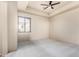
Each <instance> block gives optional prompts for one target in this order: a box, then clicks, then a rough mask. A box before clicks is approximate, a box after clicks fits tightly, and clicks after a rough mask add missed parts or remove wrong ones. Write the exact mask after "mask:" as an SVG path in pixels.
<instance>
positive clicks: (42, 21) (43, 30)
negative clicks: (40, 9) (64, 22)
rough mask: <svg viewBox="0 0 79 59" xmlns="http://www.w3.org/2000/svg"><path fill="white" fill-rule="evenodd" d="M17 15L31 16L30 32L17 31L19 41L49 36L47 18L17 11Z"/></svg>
mask: <svg viewBox="0 0 79 59" xmlns="http://www.w3.org/2000/svg"><path fill="white" fill-rule="evenodd" d="M18 15H19V16H25V17H30V18H31V33H18V38H19V41H23V40H38V39H47V38H48V37H49V21H48V18H45V17H41V16H36V15H32V14H28V13H24V12H18Z"/></svg>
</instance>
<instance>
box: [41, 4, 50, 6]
mask: <svg viewBox="0 0 79 59" xmlns="http://www.w3.org/2000/svg"><path fill="white" fill-rule="evenodd" d="M41 5H42V6H49V5H47V4H41Z"/></svg>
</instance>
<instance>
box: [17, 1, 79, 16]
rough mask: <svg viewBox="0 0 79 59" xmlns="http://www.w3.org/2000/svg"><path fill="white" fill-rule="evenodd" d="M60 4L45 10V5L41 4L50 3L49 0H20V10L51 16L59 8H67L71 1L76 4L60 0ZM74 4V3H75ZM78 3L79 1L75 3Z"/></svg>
mask: <svg viewBox="0 0 79 59" xmlns="http://www.w3.org/2000/svg"><path fill="white" fill-rule="evenodd" d="M55 2H58V1H53V2H52V3H55ZM59 2H60V4H58V5H55V6H53V7H54V9H51V8H50V7H49V8H48V9H46V10H44V9H43V8H44V6H41V4H49V1H18V4H17V5H18V6H17V7H18V10H21V11H26V12H29V13H33V14H34V13H36V14H39V15H43V16H49V15H51V14H53V13H55V12H56V11H58V10H61V9H62V8H63V9H65V7H66V6H70V4H71V3H73V4H74V2H72V1H59ZM73 4H72V5H73ZM75 4H77V2H76V3H75ZM78 4H79V3H78Z"/></svg>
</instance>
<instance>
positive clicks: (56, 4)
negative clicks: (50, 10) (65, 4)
mask: <svg viewBox="0 0 79 59" xmlns="http://www.w3.org/2000/svg"><path fill="white" fill-rule="evenodd" d="M57 4H60V2H57V3H54V4H51V6H53V5H57Z"/></svg>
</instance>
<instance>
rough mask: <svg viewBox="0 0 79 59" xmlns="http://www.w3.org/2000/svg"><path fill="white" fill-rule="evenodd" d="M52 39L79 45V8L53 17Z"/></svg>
mask: <svg viewBox="0 0 79 59" xmlns="http://www.w3.org/2000/svg"><path fill="white" fill-rule="evenodd" d="M50 39H55V40H61V41H65V42H71V43H74V44H79V8H76V9H73V10H70V11H66V12H64V13H61V14H59V15H56V16H54V17H51V19H50Z"/></svg>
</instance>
